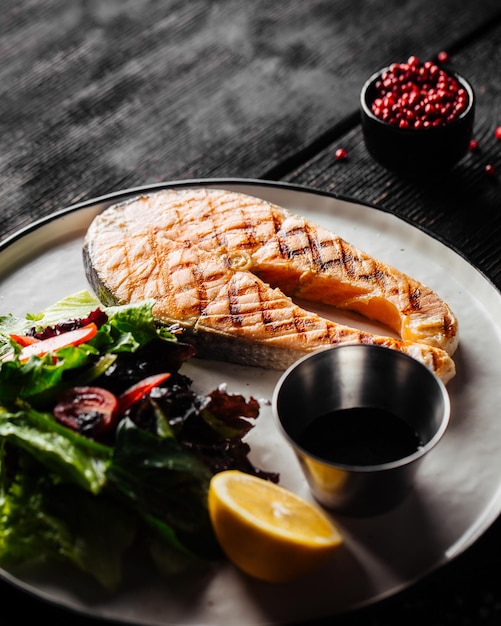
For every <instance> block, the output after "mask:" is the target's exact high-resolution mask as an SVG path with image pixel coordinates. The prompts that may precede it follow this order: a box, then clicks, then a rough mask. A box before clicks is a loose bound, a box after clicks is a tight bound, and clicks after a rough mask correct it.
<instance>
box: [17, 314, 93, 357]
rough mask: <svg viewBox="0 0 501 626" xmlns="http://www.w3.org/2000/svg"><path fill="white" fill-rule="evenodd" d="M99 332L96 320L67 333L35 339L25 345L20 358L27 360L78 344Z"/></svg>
mask: <svg viewBox="0 0 501 626" xmlns="http://www.w3.org/2000/svg"><path fill="white" fill-rule="evenodd" d="M96 333H97V326H96V324H94V322H92V323H90V324H87V326H82V327H81V328H76V329H75V330H70V331H68V332H66V333H61V334H60V335H54V337H50V338H49V339H42V340H41V341H35V342H34V343H32V344H29V345H27V346H25V347H24V348H23V349H22V350H21V353H20V354H19V359H20V360H21V361H27V360H28V359H29V358H30V357H31V356H34V355H36V356H43V355H44V354H47V353H49V352H56V351H57V350H60V349H61V348H66V347H68V346H78V345H79V344H81V343H85V342H86V341H89V340H90V339H92V338H93V337H94V335H95V334H96Z"/></svg>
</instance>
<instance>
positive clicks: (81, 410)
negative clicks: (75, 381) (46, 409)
mask: <svg viewBox="0 0 501 626" xmlns="http://www.w3.org/2000/svg"><path fill="white" fill-rule="evenodd" d="M117 408H118V400H117V398H116V396H115V395H114V394H113V393H111V391H108V390H107V389H102V388H101V387H73V388H72V389H69V390H68V391H65V392H64V393H63V394H62V396H61V397H60V398H59V401H58V403H57V404H56V406H55V407H54V409H53V413H54V417H55V418H56V420H57V421H58V422H59V423H60V424H63V425H64V426H67V427H68V428H71V429H72V430H75V431H77V432H79V433H80V434H82V435H87V436H88V437H93V438H95V437H101V436H102V435H105V434H106V433H108V432H110V431H111V430H112V429H113V428H114V427H115V425H116V422H117V416H118V413H117Z"/></svg>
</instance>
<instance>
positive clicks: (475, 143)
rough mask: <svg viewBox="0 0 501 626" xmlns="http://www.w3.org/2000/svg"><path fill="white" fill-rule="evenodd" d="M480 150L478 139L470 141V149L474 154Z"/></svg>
mask: <svg viewBox="0 0 501 626" xmlns="http://www.w3.org/2000/svg"><path fill="white" fill-rule="evenodd" d="M478 148H479V145H478V141H477V140H476V139H472V140H471V141H470V145H469V149H470V150H471V151H472V152H475V150H478Z"/></svg>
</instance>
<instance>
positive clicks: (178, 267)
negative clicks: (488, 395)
mask: <svg viewBox="0 0 501 626" xmlns="http://www.w3.org/2000/svg"><path fill="white" fill-rule="evenodd" d="M83 252H84V264H85V269H86V274H87V278H88V280H89V282H90V284H91V285H92V287H93V288H94V291H95V292H96V295H97V296H98V297H99V298H100V299H101V300H102V301H103V303H105V304H114V303H126V302H130V301H132V300H139V299H144V298H148V297H152V298H154V299H155V301H156V304H155V306H154V314H155V315H156V316H157V318H158V319H159V320H161V321H163V322H165V323H176V324H179V325H180V326H181V327H182V328H183V329H184V331H185V333H186V335H187V337H189V338H190V339H191V340H192V341H193V342H194V343H195V344H197V346H198V348H199V350H200V355H201V356H210V357H212V358H222V359H224V360H229V361H234V362H237V363H244V364H248V365H258V366H262V367H269V368H274V369H284V368H285V367H287V366H288V365H290V364H291V363H292V362H294V360H296V359H297V358H299V357H300V356H303V355H304V354H306V353H308V352H311V351H314V350H318V349H321V348H324V347H328V346H330V345H338V344H341V343H374V344H376V345H384V346H386V347H390V348H393V349H397V350H401V351H403V352H406V353H407V354H410V355H411V356H414V357H415V358H417V359H419V360H421V361H422V362H424V363H425V364H426V365H427V366H428V367H430V369H432V370H433V371H435V372H436V373H437V374H438V375H439V376H440V377H441V378H442V379H443V380H445V381H446V382H447V381H448V380H449V379H450V378H452V376H453V375H454V372H455V369H454V363H453V361H452V359H451V358H450V355H449V354H448V353H450V354H452V353H453V351H454V349H455V347H456V345H457V321H456V319H455V317H454V315H453V313H452V312H451V311H450V309H449V307H448V306H447V305H446V304H445V303H444V302H443V301H442V300H441V299H440V298H439V297H438V296H437V295H436V294H435V293H434V292H432V291H431V290H430V289H428V288H427V287H425V286H424V285H422V284H421V283H419V282H418V281H416V280H414V279H412V278H410V277H408V276H406V275H405V274H403V273H401V272H399V271H398V270H396V269H394V268H392V267H390V266H388V265H386V264H384V263H382V262H381V261H378V260H376V259H374V258H372V257H371V256H370V255H367V254H366V253H364V252H363V251H361V250H359V249H358V248H356V247H354V246H353V245H351V244H350V243H348V242H346V241H344V240H343V239H341V238H340V237H338V236H336V235H334V234H332V233H330V232H329V231H327V230H326V229H323V228H322V227H320V226H317V225H315V224H313V223H311V222H308V221H307V220H305V219H303V218H301V217H299V216H297V215H294V214H293V213H290V212H288V211H286V210H285V209H282V208H280V207H277V206H275V205H272V204H270V203H267V202H265V201H262V200H259V199H256V198H252V197H251V196H247V195H243V194H239V193H234V192H229V191H224V190H216V189H200V188H198V189H186V190H167V191H161V192H157V193H153V194H151V195H149V196H140V197H138V198H135V199H133V200H131V201H127V202H124V203H121V204H118V205H115V206H113V207H110V208H108V209H107V210H106V211H104V212H103V213H102V214H101V215H100V216H98V217H96V218H95V220H94V221H93V223H92V224H91V225H90V227H89V230H88V233H87V236H86V239H85V243H84V251H83ZM286 294H287V295H286ZM292 297H296V298H302V299H304V300H307V301H308V300H310V301H313V302H320V303H324V304H327V305H334V306H337V307H339V308H346V309H351V310H353V311H356V312H359V313H362V314H365V315H366V316H367V317H369V318H372V319H377V320H379V321H381V322H383V323H386V324H387V325H388V326H389V327H391V328H392V329H393V330H394V331H396V332H398V333H399V334H400V335H401V338H400V339H394V338H393V337H385V336H378V335H374V334H371V333H367V332H364V331H361V330H358V329H354V328H351V327H349V326H344V325H342V324H338V323H335V322H332V321H330V320H326V319H324V318H322V317H320V316H319V315H316V314H314V313H311V312H310V311H307V310H305V309H303V308H301V307H299V306H297V305H296V304H294V302H293V301H292V299H291V298H292Z"/></svg>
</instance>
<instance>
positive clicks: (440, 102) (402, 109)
mask: <svg viewBox="0 0 501 626" xmlns="http://www.w3.org/2000/svg"><path fill="white" fill-rule="evenodd" d="M375 87H376V97H375V98H374V101H373V103H372V105H371V109H372V112H373V113H374V115H375V116H376V117H377V118H379V119H381V120H383V121H385V122H387V123H389V124H393V125H395V126H399V127H400V128H413V129H421V128H430V127H433V126H442V125H445V124H448V123H449V122H452V121H453V120H455V119H456V118H457V117H459V116H460V115H461V113H462V112H463V111H464V110H465V109H466V107H467V105H468V94H467V92H466V90H465V89H464V88H463V87H462V86H461V84H460V83H459V82H458V81H457V80H456V78H455V77H454V76H451V75H450V74H448V73H447V72H445V71H444V70H442V69H441V68H440V67H439V66H438V65H436V64H435V63H433V62H432V61H426V62H425V63H422V64H421V63H420V62H419V59H418V58H417V57H415V56H411V57H409V59H408V60H407V63H393V64H392V65H390V67H389V68H388V69H387V70H386V71H385V72H384V73H383V74H382V76H381V78H380V80H378V81H377V82H376V86H375Z"/></svg>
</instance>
